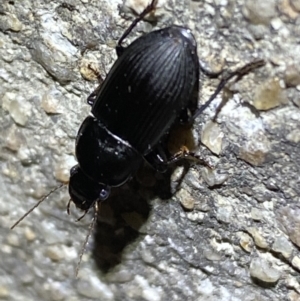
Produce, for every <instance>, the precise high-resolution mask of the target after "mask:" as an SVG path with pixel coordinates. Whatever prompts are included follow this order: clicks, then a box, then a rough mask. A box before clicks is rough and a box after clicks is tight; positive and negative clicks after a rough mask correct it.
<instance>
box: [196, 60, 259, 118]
mask: <svg viewBox="0 0 300 301" xmlns="http://www.w3.org/2000/svg"><path fill="white" fill-rule="evenodd" d="M264 65H265V61H264V60H261V59H259V60H255V61H252V62H250V63H248V64H246V65H245V66H243V67H241V68H239V69H237V70H235V71H233V72H231V73H229V74H228V75H227V76H226V77H225V78H223V79H222V80H221V81H220V83H219V85H218V87H217V89H216V90H215V92H214V93H213V94H212V95H211V96H210V98H209V99H208V101H207V102H206V103H205V104H203V105H202V106H201V107H200V108H199V109H198V110H197V111H196V112H195V114H194V115H193V116H192V118H191V121H194V120H195V119H196V118H197V117H198V116H199V115H200V114H202V112H203V111H204V110H205V109H206V108H207V107H208V106H209V105H210V104H211V102H212V101H213V100H214V99H215V98H216V96H217V95H218V94H219V93H220V92H221V91H222V89H223V88H224V87H225V85H226V84H227V83H228V82H229V81H230V80H231V79H232V78H233V77H234V76H237V79H236V81H239V80H240V79H241V78H242V77H243V76H244V75H246V74H248V73H249V72H251V71H253V70H254V69H257V68H260V67H262V66H264Z"/></svg>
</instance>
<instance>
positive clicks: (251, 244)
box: [0, 0, 300, 301]
mask: <svg viewBox="0 0 300 301" xmlns="http://www.w3.org/2000/svg"><path fill="white" fill-rule="evenodd" d="M143 3H144V2H143V1H126V3H125V5H124V3H123V2H122V1H121V0H115V1H112V0H97V1H96V0H93V1H87V0H81V1H80V0H72V1H69V0H67V1H60V0H53V1H30V0H22V1H8V0H2V1H1V3H0V132H1V134H0V148H1V150H0V191H1V193H0V245H1V248H0V258H1V260H0V267H1V268H0V300H7V301H29V300H30V301H41V300H43V301H50V300H51V301H64V300H65V301H76V300H80V301H86V300H101V301H112V300H116V301H127V300H128V301H129V300H133V301H135V300H136V301H168V300H173V301H176V300H179V301H182V300H188V301H225V300H226V301H229V300H230V301H238V300H241V301H254V300H260V301H274V300H278V301H279V300H280V301H283V300H288V301H296V300H300V284H299V276H300V274H299V271H300V252H299V248H300V238H299V237H300V234H299V233H300V214H299V213H300V205H299V201H300V177H299V175H300V152H299V143H300V108H299V107H300V75H299V73H300V72H299V70H300V69H299V66H300V7H299V2H298V1H292V0H278V1H277V0H267V1H252V0H251V1H250V0H243V1H242V0H240V1H239V0H215V1H212V0H203V1H191V0H165V1H159V6H160V7H159V9H158V10H157V12H156V16H157V23H156V25H155V27H154V25H153V24H150V23H145V22H142V23H140V24H139V26H138V27H137V29H136V30H134V32H133V34H132V35H131V36H130V38H129V39H128V41H127V42H130V40H133V39H134V38H135V37H137V36H138V35H140V34H142V32H149V31H151V30H153V29H155V28H160V27H163V26H167V25H170V24H180V25H186V26H188V27H190V28H191V30H192V32H193V33H194V35H195V37H196V40H197V43H198V54H199V58H200V60H201V63H202V65H203V66H205V68H206V69H208V70H210V71H212V72H218V71H221V70H224V72H228V70H234V69H236V68H238V67H241V66H243V65H244V64H246V63H248V62H250V61H252V60H254V59H256V58H263V59H265V61H266V65H265V66H264V67H262V68H260V69H258V70H255V71H254V72H253V73H251V74H249V75H247V76H245V77H244V78H242V79H241V80H240V81H238V82H234V81H232V82H231V83H230V84H228V85H227V87H226V89H224V91H223V93H222V94H221V95H219V96H218V97H217V99H216V100H215V101H214V102H213V104H212V105H211V106H210V107H209V108H208V109H207V110H206V111H205V112H204V113H203V114H202V115H201V116H200V117H199V118H198V119H197V121H196V123H195V124H194V127H193V129H192V130H191V131H190V133H189V135H190V136H191V137H193V139H194V143H195V151H196V153H197V154H199V155H201V157H203V158H205V160H206V161H207V162H209V164H210V165H212V166H213V167H214V169H213V170H209V169H208V168H207V167H205V166H202V165H199V164H191V166H189V164H187V162H185V163H183V164H179V165H176V166H175V167H174V168H173V170H170V172H168V173H167V174H165V175H160V174H156V173H155V172H153V171H152V170H151V169H150V168H149V167H147V166H146V167H145V168H144V169H142V170H141V171H140V172H139V173H138V175H137V176H136V177H135V179H133V180H132V181H131V182H130V183H129V184H128V185H125V186H124V187H122V188H120V189H116V190H114V192H113V195H112V196H111V198H110V199H109V200H108V201H106V202H105V203H103V204H102V205H101V208H100V217H99V221H98V224H97V226H96V228H95V229H94V231H93V234H92V237H91V239H90V243H89V245H88V246H87V250H86V252H85V254H84V256H83V260H82V263H81V267H80V271H79V275H78V278H77V279H75V276H74V274H75V269H76V265H77V262H78V258H79V254H80V250H81V246H82V244H83V241H84V239H85V236H86V234H87V232H88V227H89V224H90V221H91V219H92V212H91V214H88V215H86V216H85V218H84V219H83V220H81V221H80V222H77V223H76V222H75V221H76V218H78V217H79V216H80V215H81V212H78V210H76V209H75V208H74V207H73V206H72V207H71V213H72V214H71V216H68V215H67V213H66V205H67V203H68V200H69V197H68V193H67V188H66V187H63V188H61V189H59V190H57V191H56V192H54V193H53V194H52V195H51V196H50V197H48V198H47V199H46V201H45V202H44V203H43V204H42V205H41V206H40V207H39V208H37V209H36V210H35V211H34V212H33V213H32V214H31V215H30V216H29V217H27V218H26V219H25V220H24V221H22V223H21V224H20V225H19V226H18V227H16V228H15V229H14V230H13V231H11V230H10V229H9V228H10V226H11V225H12V224H13V223H14V222H15V221H16V220H17V219H18V218H19V217H20V216H21V215H22V214H24V213H25V212H26V211H27V210H28V209H29V208H30V207H31V206H33V205H34V204H35V203H36V201H37V200H38V199H39V198H41V197H42V196H43V195H45V194H47V193H48V192H49V191H50V190H51V189H53V188H54V187H56V186H57V185H59V184H60V183H62V182H67V181H68V175H69V169H70V167H72V166H73V165H74V164H76V160H75V158H74V141H75V137H76V133H77V130H78V128H79V126H80V124H81V122H82V120H83V119H84V118H85V116H87V114H88V113H89V109H90V107H89V106H88V105H87V104H86V99H87V96H88V95H89V94H90V93H91V92H92V91H93V90H94V89H95V88H96V87H97V85H98V82H97V78H99V75H100V76H101V77H102V78H105V75H106V73H107V72H108V71H109V69H110V67H111V65H112V64H113V62H114V60H115V59H116V54H115V49H114V47H115V45H116V42H117V40H118V38H119V37H120V36H121V35H122V33H123V32H124V30H125V29H126V27H127V26H128V25H129V24H130V20H132V18H133V14H134V13H135V12H140V11H141V10H142V7H143V5H144V4H143ZM152 19H153V16H152ZM221 76H222V75H221ZM221 76H220V77H221ZM220 77H219V79H213V80H211V79H208V78H206V77H205V76H204V75H203V76H201V92H200V97H199V101H200V102H201V103H203V102H204V101H205V100H207V99H208V97H209V96H210V95H211V93H212V92H213V91H214V89H215V87H216V86H217V84H218V81H219V80H220ZM221 103H222V107H221V108H220V104H221ZM219 109H220V110H219ZM217 111H219V113H218V114H216V112H217ZM175 136H176V135H175ZM181 136H182V135H181ZM184 137H187V136H184ZM183 140H184V139H183Z"/></svg>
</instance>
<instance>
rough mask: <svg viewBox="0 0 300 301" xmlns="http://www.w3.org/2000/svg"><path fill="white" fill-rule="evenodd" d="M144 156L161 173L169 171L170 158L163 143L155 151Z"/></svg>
mask: <svg viewBox="0 0 300 301" xmlns="http://www.w3.org/2000/svg"><path fill="white" fill-rule="evenodd" d="M144 158H145V160H146V161H147V162H148V163H149V164H150V165H151V166H152V168H153V169H155V170H156V171H158V172H160V173H164V172H166V171H167V168H168V158H167V155H166V153H165V150H164V148H163V147H162V145H161V144H159V145H158V146H157V147H156V148H155V149H154V150H153V151H151V152H150V153H149V154H147V155H146V156H145V157H144Z"/></svg>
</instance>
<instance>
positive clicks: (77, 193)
mask: <svg viewBox="0 0 300 301" xmlns="http://www.w3.org/2000/svg"><path fill="white" fill-rule="evenodd" d="M69 194H70V197H71V199H72V201H73V202H74V204H75V205H76V207H78V208H80V209H81V210H84V211H87V210H89V209H90V208H91V207H93V206H94V204H95V202H101V201H104V200H106V199H107V198H108V197H109V195H110V186H108V185H105V184H101V183H97V182H95V181H93V180H91V179H90V178H88V177H87V176H86V175H85V174H84V173H83V171H82V170H81V168H80V167H79V166H78V165H75V166H74V167H72V168H71V170H70V182H69Z"/></svg>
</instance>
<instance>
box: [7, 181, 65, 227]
mask: <svg viewBox="0 0 300 301" xmlns="http://www.w3.org/2000/svg"><path fill="white" fill-rule="evenodd" d="M64 185H65V184H60V185H58V186H56V187H55V188H53V189H52V190H50V192H49V193H47V194H46V195H44V196H43V197H42V198H41V199H40V200H39V201H38V202H37V203H36V204H35V205H34V206H33V207H32V208H31V209H29V210H28V211H27V212H26V213H25V214H24V215H23V216H22V217H21V218H19V219H18V220H17V221H16V222H15V223H14V224H13V225H12V226H11V227H10V229H11V230H12V229H14V228H15V227H16V226H17V225H18V224H19V223H20V222H21V221H22V220H23V219H24V218H25V217H26V216H27V215H29V214H30V213H31V212H32V211H33V210H34V209H35V208H36V207H38V206H39V205H40V204H41V203H42V202H44V201H45V199H46V198H47V197H48V196H49V195H51V194H52V193H53V192H55V191H56V190H58V189H60V188H62V187H63V186H64Z"/></svg>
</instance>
